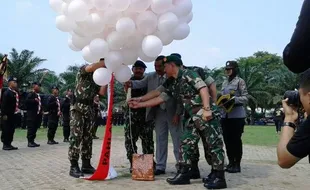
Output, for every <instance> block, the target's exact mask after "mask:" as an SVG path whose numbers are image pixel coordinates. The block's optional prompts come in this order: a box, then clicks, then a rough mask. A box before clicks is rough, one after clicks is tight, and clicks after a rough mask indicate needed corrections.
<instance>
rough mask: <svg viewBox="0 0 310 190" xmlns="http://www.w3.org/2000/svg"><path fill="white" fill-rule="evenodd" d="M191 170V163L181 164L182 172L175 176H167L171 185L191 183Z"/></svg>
mask: <svg viewBox="0 0 310 190" xmlns="http://www.w3.org/2000/svg"><path fill="white" fill-rule="evenodd" d="M190 179H191V172H190V166H189V165H181V164H180V173H177V174H176V176H174V177H173V178H167V180H166V181H167V182H168V183H169V184H170V185H187V184H190Z"/></svg>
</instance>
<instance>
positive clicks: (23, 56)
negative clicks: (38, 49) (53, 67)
mask: <svg viewBox="0 0 310 190" xmlns="http://www.w3.org/2000/svg"><path fill="white" fill-rule="evenodd" d="M2 56H3V55H0V57H2ZM44 61H46V59H42V58H40V57H35V56H34V52H33V51H30V50H26V49H25V50H22V51H21V52H20V53H18V52H17V50H16V49H14V48H13V49H12V51H11V52H10V53H9V61H8V68H7V75H10V76H14V77H16V78H17V80H18V83H19V84H28V83H29V81H34V80H35V79H36V77H37V75H38V74H39V73H41V72H43V71H44V70H45V69H37V68H38V66H39V65H40V64H42V63H43V62H44Z"/></svg>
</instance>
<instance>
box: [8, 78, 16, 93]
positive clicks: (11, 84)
mask: <svg viewBox="0 0 310 190" xmlns="http://www.w3.org/2000/svg"><path fill="white" fill-rule="evenodd" d="M8 83H9V84H8V86H9V87H10V88H11V89H14V90H16V89H17V78H16V77H10V78H9V79H8Z"/></svg>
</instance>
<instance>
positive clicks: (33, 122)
mask: <svg viewBox="0 0 310 190" xmlns="http://www.w3.org/2000/svg"><path fill="white" fill-rule="evenodd" d="M40 88H41V84H39V83H37V82H34V83H32V91H31V92H29V93H28V95H27V98H26V107H27V139H28V147H30V148H35V147H39V146H40V144H37V143H35V138H36V136H37V130H38V129H39V128H40V126H41V121H42V103H41V97H40V95H39V92H40Z"/></svg>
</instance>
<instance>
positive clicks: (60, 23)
mask: <svg viewBox="0 0 310 190" xmlns="http://www.w3.org/2000/svg"><path fill="white" fill-rule="evenodd" d="M56 27H57V28H58V29H59V30H61V31H63V32H70V31H71V30H74V29H75V27H76V24H75V22H74V21H72V20H71V19H70V18H68V17H67V16H65V15H59V16H57V17H56Z"/></svg>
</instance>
